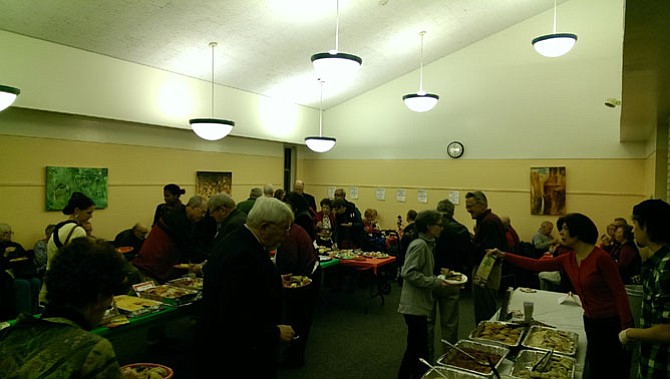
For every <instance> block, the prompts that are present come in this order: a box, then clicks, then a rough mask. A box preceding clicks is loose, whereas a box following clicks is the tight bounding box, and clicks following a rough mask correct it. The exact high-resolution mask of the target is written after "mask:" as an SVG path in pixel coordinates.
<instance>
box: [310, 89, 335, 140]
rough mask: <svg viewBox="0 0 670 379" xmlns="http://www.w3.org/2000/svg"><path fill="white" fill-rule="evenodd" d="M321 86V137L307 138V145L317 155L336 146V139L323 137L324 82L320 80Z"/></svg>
mask: <svg viewBox="0 0 670 379" xmlns="http://www.w3.org/2000/svg"><path fill="white" fill-rule="evenodd" d="M319 83H320V84H321V106H320V108H319V136H318V137H313V136H312V137H305V144H306V145H307V147H309V149H310V150H312V151H314V152H316V153H325V152H326V151H329V150H330V149H332V148H333V146H335V138H334V137H324V136H323V80H321V79H319Z"/></svg>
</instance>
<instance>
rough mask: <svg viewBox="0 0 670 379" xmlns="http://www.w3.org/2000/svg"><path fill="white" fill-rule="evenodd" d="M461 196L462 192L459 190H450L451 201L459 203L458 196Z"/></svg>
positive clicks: (455, 203)
mask: <svg viewBox="0 0 670 379" xmlns="http://www.w3.org/2000/svg"><path fill="white" fill-rule="evenodd" d="M459 196H460V192H458V191H449V201H451V203H452V204H454V205H458V198H459Z"/></svg>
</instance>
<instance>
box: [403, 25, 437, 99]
mask: <svg viewBox="0 0 670 379" xmlns="http://www.w3.org/2000/svg"><path fill="white" fill-rule="evenodd" d="M425 34H426V32H425V31H423V32H421V33H419V36H421V60H420V61H421V67H420V69H419V72H420V74H419V91H418V92H417V93H408V94H407V95H405V96H403V97H402V101H404V102H405V105H406V106H407V108H409V109H411V110H413V111H414V112H428V111H429V110H431V109H433V108H434V107H435V105H437V101H438V100H439V99H440V97H439V96H438V95H436V94H434V93H427V92H426V91H424V90H423V36H424V35H425Z"/></svg>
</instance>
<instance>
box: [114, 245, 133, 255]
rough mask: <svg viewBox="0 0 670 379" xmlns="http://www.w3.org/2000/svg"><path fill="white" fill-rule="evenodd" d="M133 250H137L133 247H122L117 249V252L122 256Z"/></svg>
mask: <svg viewBox="0 0 670 379" xmlns="http://www.w3.org/2000/svg"><path fill="white" fill-rule="evenodd" d="M133 250H135V248H133V247H132V246H121V247H117V248H116V252H117V253H121V254H128V253H130V252H131V251H133Z"/></svg>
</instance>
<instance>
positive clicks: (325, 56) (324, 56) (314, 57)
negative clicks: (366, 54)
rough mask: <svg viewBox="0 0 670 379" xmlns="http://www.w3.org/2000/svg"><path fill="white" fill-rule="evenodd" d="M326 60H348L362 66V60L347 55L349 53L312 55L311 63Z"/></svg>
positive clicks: (355, 56) (356, 56)
mask: <svg viewBox="0 0 670 379" xmlns="http://www.w3.org/2000/svg"><path fill="white" fill-rule="evenodd" d="M327 58H341V59H348V60H350V61H356V62H358V64H360V65H362V64H363V58H361V57H359V56H358V55H354V54H349V53H342V52H338V53H336V54H331V53H317V54H314V55H312V62H314V61H315V60H318V59H327Z"/></svg>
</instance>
